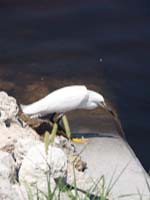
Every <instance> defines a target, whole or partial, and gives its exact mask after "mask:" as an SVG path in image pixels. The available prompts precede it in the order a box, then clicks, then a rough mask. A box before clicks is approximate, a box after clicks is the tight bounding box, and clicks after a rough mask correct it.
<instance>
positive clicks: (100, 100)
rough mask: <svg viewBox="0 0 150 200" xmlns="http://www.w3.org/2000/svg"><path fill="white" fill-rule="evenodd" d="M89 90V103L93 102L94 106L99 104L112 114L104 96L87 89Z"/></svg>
mask: <svg viewBox="0 0 150 200" xmlns="http://www.w3.org/2000/svg"><path fill="white" fill-rule="evenodd" d="M88 91H89V101H90V102H91V104H93V105H94V104H95V107H98V106H100V107H101V108H104V109H105V110H106V111H107V112H109V113H111V114H112V115H113V116H114V112H113V111H112V109H111V108H110V107H109V106H108V105H107V104H106V102H105V99H104V97H103V96H102V95H101V94H99V93H97V92H94V91H92V90H88Z"/></svg>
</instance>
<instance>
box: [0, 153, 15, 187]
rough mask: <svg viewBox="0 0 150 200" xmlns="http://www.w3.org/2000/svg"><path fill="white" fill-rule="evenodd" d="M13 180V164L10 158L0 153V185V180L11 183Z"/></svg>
mask: <svg viewBox="0 0 150 200" xmlns="http://www.w3.org/2000/svg"><path fill="white" fill-rule="evenodd" d="M15 179H16V170H15V162H14V160H13V158H12V156H11V155H10V154H9V153H7V152H3V151H0V184H1V181H2V180H3V181H4V180H9V181H10V182H11V183H13V182H14V181H15Z"/></svg>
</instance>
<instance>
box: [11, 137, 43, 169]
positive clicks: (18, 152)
mask: <svg viewBox="0 0 150 200" xmlns="http://www.w3.org/2000/svg"><path fill="white" fill-rule="evenodd" d="M39 143H41V142H40V141H38V140H35V139H34V138H32V137H24V138H18V140H17V141H16V143H15V149H14V157H15V159H16V163H17V166H18V167H20V165H21V163H22V160H23V159H24V157H25V156H26V154H27V152H28V151H29V149H30V148H31V147H33V146H35V145H36V144H39Z"/></svg>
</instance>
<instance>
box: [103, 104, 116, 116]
mask: <svg viewBox="0 0 150 200" xmlns="http://www.w3.org/2000/svg"><path fill="white" fill-rule="evenodd" d="M100 106H101V107H103V108H104V109H105V110H106V111H107V112H109V113H110V114H111V115H113V116H115V113H114V112H113V110H112V109H111V108H110V107H109V106H108V105H106V103H105V102H103V103H102V102H101V103H100Z"/></svg>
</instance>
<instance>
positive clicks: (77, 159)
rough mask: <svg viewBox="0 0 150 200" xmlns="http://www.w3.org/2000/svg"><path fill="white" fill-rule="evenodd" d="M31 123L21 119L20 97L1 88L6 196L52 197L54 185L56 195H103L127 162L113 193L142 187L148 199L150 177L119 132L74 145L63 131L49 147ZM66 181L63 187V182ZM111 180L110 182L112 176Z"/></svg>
mask: <svg viewBox="0 0 150 200" xmlns="http://www.w3.org/2000/svg"><path fill="white" fill-rule="evenodd" d="M30 122H31V121H30ZM40 123H41V121H38V122H37V123H35V121H33V122H31V123H30V125H31V124H32V125H33V126H36V128H37V127H38V126H39V125H40ZM28 124H29V121H28ZM28 124H27V121H26V122H25V121H23V118H20V113H19V106H18V105H17V102H16V100H15V99H14V98H13V97H10V96H8V95H7V94H6V93H5V92H0V199H1V200H28V199H47V198H46V197H47V195H48V191H49V184H50V188H51V190H52V191H55V192H54V194H53V198H51V199H61V200H67V199H73V197H74V198H75V197H76V198H75V199H84V198H86V199H100V197H99V196H100V195H101V194H102V193H100V190H101V189H104V179H105V178H106V179H110V177H111V174H113V170H114V169H115V166H116V165H117V170H116V171H117V172H118V173H120V171H121V170H122V169H123V168H124V166H126V164H127V163H129V164H128V165H129V166H128V167H127V169H125V173H123V174H121V178H120V177H119V178H118V180H117V184H116V185H117V189H116V187H114V189H112V191H110V192H109V193H108V194H107V198H108V199H109V200H113V199H115V200H116V199H117V196H119V195H121V194H122V195H124V192H126V193H127V194H128V193H130V194H131V193H135V191H136V189H137V188H139V191H140V192H143V193H142V194H144V195H143V199H147V197H148V196H147V195H148V194H149V191H148V188H147V183H146V179H147V181H148V182H149V176H148V175H147V174H146V172H145V171H144V169H143V168H142V166H141V164H140V162H139V161H138V160H137V158H136V156H135V155H134V153H131V151H132V150H130V147H129V146H128V145H127V143H126V142H125V141H124V140H123V139H122V138H121V137H120V136H119V135H118V136H115V137H114V136H113V134H112V136H111V137H110V135H109V137H108V136H107V135H101V134H99V137H97V136H94V137H93V138H91V139H89V141H88V143H87V144H85V145H80V144H78V145H77V144H73V143H72V142H70V141H68V140H67V139H66V138H65V137H63V136H62V135H58V136H57V137H56V138H55V140H54V142H53V144H50V145H49V147H48V151H47V152H46V151H45V145H44V142H43V137H42V136H41V135H39V134H37V132H36V131H35V130H34V129H32V128H31V127H30V126H29V125H28ZM35 124H36V125H35ZM108 174H109V175H108ZM145 176H146V179H145ZM117 177H118V174H117ZM114 179H116V178H115V177H114ZM60 180H61V185H63V189H62V187H61V189H60V187H59V184H60ZM119 181H120V182H119ZM120 183H121V184H120ZM106 185H107V186H108V185H109V184H108V181H107V180H106ZM127 186H129V188H127ZM64 188H65V189H64ZM68 188H69V189H68ZM93 188H94V189H93ZM130 188H131V189H130ZM105 189H106V188H105ZM68 191H69V192H68ZM119 191H121V193H120V192H119ZM31 193H32V198H31ZM76 193H78V196H75V195H76ZM87 194H88V195H87ZM105 199H106V198H105ZM125 199H131V197H130V196H129V198H128V197H126V198H125ZM133 199H139V196H138V195H135V196H134V197H132V200H133Z"/></svg>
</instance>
